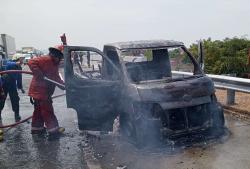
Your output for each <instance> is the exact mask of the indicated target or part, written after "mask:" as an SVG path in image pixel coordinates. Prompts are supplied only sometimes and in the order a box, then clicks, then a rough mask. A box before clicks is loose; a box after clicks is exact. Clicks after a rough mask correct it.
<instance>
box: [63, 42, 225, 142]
mask: <svg viewBox="0 0 250 169" xmlns="http://www.w3.org/2000/svg"><path fill="white" fill-rule="evenodd" d="M64 57H65V58H64V62H65V85H66V99H67V106H68V107H69V108H73V109H75V110H76V112H77V116H78V125H79V129H81V130H101V131H110V130H112V127H113V122H114V119H116V118H117V117H118V119H119V121H120V130H121V132H122V133H123V134H124V135H127V136H129V137H131V138H135V140H136V141H137V142H144V141H145V140H150V139H151V138H158V137H162V136H166V137H169V138H171V137H175V136H179V135H182V134H187V133H191V132H196V131H198V132H199V131H203V130H207V129H211V128H212V129H215V130H218V129H222V128H223V127H224V114H223V109H222V107H221V105H220V104H219V103H218V102H217V99H216V96H215V88H214V84H213V82H212V80H211V79H210V78H209V77H207V76H206V75H205V74H204V73H203V71H202V69H201V68H200V66H199V63H198V62H197V61H196V59H195V58H194V57H193V56H192V54H191V53H190V52H189V51H188V50H187V48H186V47H185V46H184V44H183V43H181V42H176V41H167V40H154V41H133V42H120V43H112V44H107V45H105V46H104V49H103V52H102V51H100V50H98V49H96V48H92V47H80V46H65V48H64ZM86 63H87V64H86ZM174 70H177V71H188V72H193V75H192V76H183V75H176V74H173V73H172V71H174Z"/></svg>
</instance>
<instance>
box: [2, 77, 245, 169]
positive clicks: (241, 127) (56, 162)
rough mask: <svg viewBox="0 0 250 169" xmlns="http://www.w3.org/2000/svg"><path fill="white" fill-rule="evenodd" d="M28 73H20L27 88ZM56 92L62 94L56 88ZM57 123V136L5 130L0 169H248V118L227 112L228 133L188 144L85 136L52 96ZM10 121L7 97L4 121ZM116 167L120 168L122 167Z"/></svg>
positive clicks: (28, 109)
mask: <svg viewBox="0 0 250 169" xmlns="http://www.w3.org/2000/svg"><path fill="white" fill-rule="evenodd" d="M29 79H30V77H29V76H28V75H25V76H24V82H25V86H26V91H27V87H28V84H29ZM56 93H57V94H60V93H63V92H62V91H61V90H59V89H58V90H56ZM20 98H21V100H20V103H21V104H20V105H21V106H20V109H21V116H22V118H23V119H24V118H25V117H28V116H30V115H31V114H32V111H33V107H32V105H31V104H30V103H29V97H28V96H27V94H20ZM54 108H55V112H56V115H57V117H58V120H59V124H60V125H61V126H63V127H65V128H66V131H65V135H64V136H62V137H61V138H60V139H59V140H54V141H49V140H48V139H47V138H46V137H32V135H31V134H30V123H24V124H21V125H19V126H18V127H15V128H12V129H9V130H5V134H4V141H3V142H0V169H2V168H3V169H13V168H18V169H34V168H37V169H57V168H58V169H59V168H66V169H70V168H72V169H75V168H84V169H100V168H101V169H117V168H118V167H120V168H127V169H187V168H188V169H191V168H193V169H235V168H238V169H248V168H250V167H249V166H250V159H249V152H250V144H249V143H250V122H248V121H242V120H239V119H237V118H234V117H231V116H229V115H227V116H226V126H227V127H228V130H229V132H226V134H225V135H224V136H223V137H221V138H220V139H216V140H210V141H207V140H201V141H200V142H198V143H195V144H193V145H192V146H190V145H189V146H185V145H183V146H176V145H174V144H171V145H168V146H161V147H154V148H144V149H137V148H136V147H135V146H134V145H133V144H130V143H129V142H127V141H126V140H124V139H123V138H122V137H120V136H117V135H114V134H108V135H99V134H98V133H97V134H95V133H94V136H93V135H88V134H86V133H83V132H80V131H79V130H78V128H77V117H76V113H75V111H74V110H71V109H67V108H66V101H65V97H61V98H57V99H55V100H54ZM13 121H14V114H13V112H12V111H11V106H10V102H9V100H8V101H7V103H6V105H5V109H4V111H3V123H4V124H9V123H12V122H13ZM120 168H119V169H120Z"/></svg>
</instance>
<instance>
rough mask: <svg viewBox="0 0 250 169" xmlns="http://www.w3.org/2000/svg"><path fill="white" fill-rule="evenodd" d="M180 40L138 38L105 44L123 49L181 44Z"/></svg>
mask: <svg viewBox="0 0 250 169" xmlns="http://www.w3.org/2000/svg"><path fill="white" fill-rule="evenodd" d="M183 45H184V44H183V43H182V42H178V41H172V40H140V41H129V42H116V43H110V44H107V45H105V46H114V47H116V48H118V49H120V50H123V49H147V48H163V47H170V46H183Z"/></svg>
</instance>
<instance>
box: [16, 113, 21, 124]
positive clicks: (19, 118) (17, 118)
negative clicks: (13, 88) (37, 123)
mask: <svg viewBox="0 0 250 169" xmlns="http://www.w3.org/2000/svg"><path fill="white" fill-rule="evenodd" d="M15 120H16V122H19V121H20V120H21V116H20V115H19V112H15Z"/></svg>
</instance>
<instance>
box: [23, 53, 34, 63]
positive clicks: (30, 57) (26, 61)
mask: <svg viewBox="0 0 250 169" xmlns="http://www.w3.org/2000/svg"><path fill="white" fill-rule="evenodd" d="M23 56H24V61H23V63H24V64H27V63H28V62H29V60H30V59H32V58H33V57H34V56H33V55H32V54H30V53H26V54H23Z"/></svg>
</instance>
